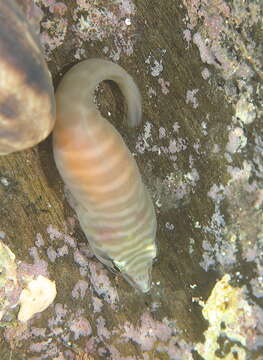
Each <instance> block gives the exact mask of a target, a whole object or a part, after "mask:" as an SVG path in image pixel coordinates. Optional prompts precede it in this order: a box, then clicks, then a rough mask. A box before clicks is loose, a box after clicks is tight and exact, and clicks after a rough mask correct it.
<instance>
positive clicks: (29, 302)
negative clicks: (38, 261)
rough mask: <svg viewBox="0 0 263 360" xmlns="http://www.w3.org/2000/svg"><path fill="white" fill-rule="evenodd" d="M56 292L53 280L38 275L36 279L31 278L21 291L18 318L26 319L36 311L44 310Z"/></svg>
mask: <svg viewBox="0 0 263 360" xmlns="http://www.w3.org/2000/svg"><path fill="white" fill-rule="evenodd" d="M56 294H57V291H56V284H55V281H51V280H49V279H47V278H46V277H44V276H42V275H39V276H38V277H37V278H36V280H31V281H30V282H29V283H28V285H27V287H26V288H25V289H24V290H23V291H22V292H21V295H20V298H19V302H20V304H21V306H20V310H19V313H18V320H20V321H23V322H24V321H27V320H29V319H31V318H32V316H34V315H35V314H36V313H38V312H41V311H44V310H45V309H46V308H47V307H48V306H49V305H50V304H51V303H52V302H53V301H54V299H55V297H56Z"/></svg>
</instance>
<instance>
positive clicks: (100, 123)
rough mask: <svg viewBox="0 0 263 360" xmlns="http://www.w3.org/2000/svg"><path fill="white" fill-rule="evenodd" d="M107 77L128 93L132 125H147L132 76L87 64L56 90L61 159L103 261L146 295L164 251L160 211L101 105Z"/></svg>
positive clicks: (56, 145) (98, 62) (56, 146)
mask: <svg viewBox="0 0 263 360" xmlns="http://www.w3.org/2000/svg"><path fill="white" fill-rule="evenodd" d="M103 80H113V81H115V82H116V83H117V84H118V85H119V87H120V89H121V90H122V92H123V95H124V97H125V99H126V101H127V104H128V123H129V125H131V126H136V125H137V124H139V122H140V121H141V98H140V93H139V90H138V88H137V86H136V85H135V83H134V81H133V79H132V77H131V76H130V75H129V74H128V73H127V72H126V71H125V70H124V69H123V68H122V67H120V66H119V65H117V64H114V63H112V62H110V61H106V60H102V59H90V60H85V61H82V62H81V63H79V64H77V65H75V66H74V67H73V68H72V69H71V70H70V71H69V72H67V73H66V75H65V76H64V77H63V79H62V81H61V83H60V84H59V86H58V89H57V91H56V104H57V120H56V124H55V129H54V132H53V150H54V157H55V162H56V165H57V168H58V170H59V172H60V174H61V177H62V178H63V180H64V182H65V183H66V185H67V186H68V188H69V189H70V191H71V194H72V196H73V199H74V201H75V211H76V213H77V216H78V219H79V222H80V225H81V227H82V229H83V231H84V233H85V235H86V237H87V239H88V241H89V243H90V246H91V248H92V250H93V251H94V254H95V255H96V257H97V258H98V259H99V260H100V261H101V262H102V263H104V264H105V265H107V266H109V267H110V268H117V269H118V270H119V271H120V273H121V274H122V275H123V276H124V278H125V279H126V280H127V281H128V282H129V283H130V284H131V285H132V286H134V287H135V288H137V289H139V290H141V291H142V292H147V291H149V289H150V287H151V271H152V262H153V259H154V258H155V257H156V253H157V248H156V242H155V236H156V216H155V211H154V207H153V203H152V200H151V197H150V195H149V193H148V190H147V189H146V187H145V185H144V184H143V182H142V178H141V175H140V172H139V169H138V166H137V164H136V161H135V160H134V158H133V156H132V154H131V152H130V151H129V149H128V147H127V146H126V144H125V143H124V141H123V139H122V137H121V135H120V134H119V133H118V131H117V130H116V129H115V127H114V126H113V125H111V123H110V122H109V121H108V120H106V119H105V118H103V117H102V115H101V114H100V112H99V111H98V109H97V107H96V105H95V104H94V91H95V89H96V87H97V86H98V84H99V83H100V82H101V81H103Z"/></svg>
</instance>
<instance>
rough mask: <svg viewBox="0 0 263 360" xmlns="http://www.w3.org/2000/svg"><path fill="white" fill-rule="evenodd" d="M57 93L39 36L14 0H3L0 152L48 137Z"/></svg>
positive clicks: (0, 12)
mask: <svg viewBox="0 0 263 360" xmlns="http://www.w3.org/2000/svg"><path fill="white" fill-rule="evenodd" d="M54 122H55V96H54V90H53V86H52V81H51V77H50V74H49V71H48V68H47V65H46V63H45V61H44V57H43V54H42V52H41V47H40V44H39V41H38V38H37V37H36V35H35V34H34V32H33V31H32V30H31V27H30V25H29V23H28V22H27V21H26V18H25V16H24V14H23V13H22V12H21V10H20V8H18V6H17V5H16V3H15V2H14V1H13V0H8V1H0V155H5V154H8V153H12V152H14V151H18V150H23V149H26V148H28V147H31V146H33V145H35V144H37V143H39V142H40V141H41V140H43V139H45V138H46V137H47V136H48V134H49V133H50V132H51V130H52V128H53V125H54Z"/></svg>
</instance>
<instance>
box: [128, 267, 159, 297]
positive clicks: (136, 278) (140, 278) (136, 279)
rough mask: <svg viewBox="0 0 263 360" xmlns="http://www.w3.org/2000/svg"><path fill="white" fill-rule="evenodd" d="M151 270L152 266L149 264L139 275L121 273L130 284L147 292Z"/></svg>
mask: <svg viewBox="0 0 263 360" xmlns="http://www.w3.org/2000/svg"><path fill="white" fill-rule="evenodd" d="M151 270H152V266H149V267H147V268H146V269H145V271H144V272H143V273H142V274H140V275H136V274H127V273H123V274H122V275H123V277H124V278H125V280H127V281H128V283H129V284H130V285H131V286H133V287H134V288H136V289H137V290H139V291H141V292H142V293H148V292H149V291H150V290H151V284H152V276H151Z"/></svg>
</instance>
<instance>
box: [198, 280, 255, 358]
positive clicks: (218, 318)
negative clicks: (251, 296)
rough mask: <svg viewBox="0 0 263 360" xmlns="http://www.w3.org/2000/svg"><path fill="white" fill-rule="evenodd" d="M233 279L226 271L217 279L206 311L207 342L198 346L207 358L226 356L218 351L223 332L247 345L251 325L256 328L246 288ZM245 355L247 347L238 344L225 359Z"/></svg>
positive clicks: (230, 338)
mask: <svg viewBox="0 0 263 360" xmlns="http://www.w3.org/2000/svg"><path fill="white" fill-rule="evenodd" d="M229 280H230V275H229V274H226V275H224V277H223V278H222V279H221V280H219V281H218V282H217V283H216V285H215V287H214V288H213V290H212V293H211V295H210V297H209V298H208V300H207V302H206V304H205V305H204V308H203V311H202V313H203V315H204V318H205V319H206V320H208V322H209V327H208V329H207V330H206V331H205V332H204V335H205V342H204V344H202V343H198V344H197V345H196V350H197V352H198V353H199V354H200V355H201V356H202V357H203V358H204V359H205V360H219V359H220V360H222V358H219V357H217V356H216V354H215V352H216V350H217V349H219V344H218V342H217V341H218V337H219V336H220V335H224V337H227V338H228V339H229V340H230V341H235V342H236V341H237V342H240V343H241V344H242V345H243V346H245V345H246V339H247V337H248V336H249V329H252V328H253V318H252V316H251V314H252V308H251V306H250V305H249V304H248V302H247V301H246V299H245V294H244V289H243V288H238V287H232V286H231V285H230V284H229ZM222 325H223V326H222ZM244 329H246V331H245V330H244ZM236 356H238V357H236ZM245 358H246V353H245V350H244V349H243V348H242V347H240V346H237V345H235V346H233V347H232V348H231V351H230V352H229V353H228V354H227V355H226V356H225V357H224V358H223V359H224V360H234V359H239V360H243V359H244V360H245Z"/></svg>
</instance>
